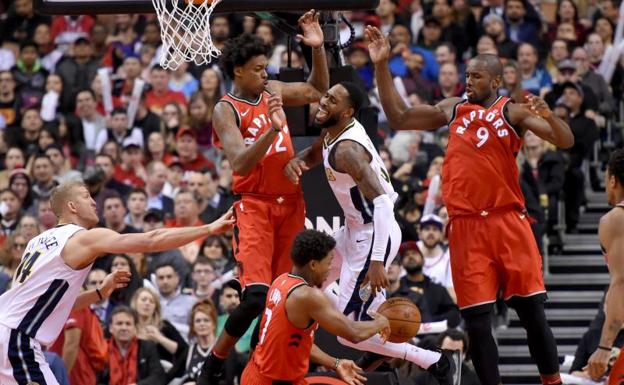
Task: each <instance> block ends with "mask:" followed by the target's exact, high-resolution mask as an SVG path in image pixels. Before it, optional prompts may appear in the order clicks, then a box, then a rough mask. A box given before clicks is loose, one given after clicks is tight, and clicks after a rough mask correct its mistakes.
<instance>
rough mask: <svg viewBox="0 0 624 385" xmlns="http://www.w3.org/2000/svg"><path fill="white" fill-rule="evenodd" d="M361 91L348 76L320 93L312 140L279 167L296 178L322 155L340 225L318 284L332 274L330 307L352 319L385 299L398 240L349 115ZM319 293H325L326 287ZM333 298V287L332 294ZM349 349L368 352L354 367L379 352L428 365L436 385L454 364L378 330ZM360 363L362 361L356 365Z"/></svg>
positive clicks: (389, 204) (374, 158)
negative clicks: (334, 285)
mask: <svg viewBox="0 0 624 385" xmlns="http://www.w3.org/2000/svg"><path fill="white" fill-rule="evenodd" d="M364 98H365V96H364V94H363V93H362V91H360V89H359V88H358V86H357V85H355V84H354V83H350V82H341V83H339V84H336V85H335V86H333V87H332V88H331V89H329V90H328V91H327V93H326V94H325V95H324V96H323V97H322V98H321V101H320V104H319V110H318V112H317V113H316V117H315V124H316V125H317V126H319V127H320V128H323V129H324V131H323V132H322V133H321V136H320V137H319V140H318V141H317V142H316V143H315V144H314V145H312V146H311V147H309V148H307V149H305V150H303V151H302V152H301V153H299V154H298V155H297V156H296V157H295V158H293V159H292V160H291V161H290V162H289V164H288V165H287V166H286V168H285V169H284V172H285V174H286V176H288V178H289V179H290V180H291V181H292V182H293V183H299V177H300V176H301V174H302V172H303V171H306V170H308V169H309V168H311V167H314V166H316V165H318V164H320V163H321V161H322V162H323V166H324V167H325V173H326V176H327V180H328V181H329V185H330V186H331V188H332V190H333V192H334V195H335V196H336V199H337V200H338V203H339V204H340V206H341V208H342V210H343V212H344V215H345V226H343V227H342V228H340V230H338V231H337V232H336V233H335V234H334V238H335V239H336V249H335V254H334V264H335V265H334V267H335V268H334V269H332V274H331V275H330V277H329V278H328V279H327V281H326V283H331V282H332V281H335V280H336V278H340V281H339V286H340V293H339V295H338V298H337V299H335V302H337V303H336V305H337V307H338V309H339V310H340V311H342V312H343V313H344V314H345V315H346V316H349V317H352V318H353V319H355V320H357V321H360V320H369V319H371V318H370V317H369V315H368V314H367V313H368V311H369V310H377V308H378V307H379V306H380V305H381V304H382V303H383V302H384V301H385V300H386V296H385V290H384V289H385V287H387V286H388V277H387V275H386V271H387V269H388V268H389V267H390V265H391V263H392V260H393V259H394V257H395V256H396V254H397V252H398V249H399V246H400V244H401V230H400V229H399V225H398V223H397V222H396V220H395V218H394V202H395V200H396V198H397V193H396V192H395V191H394V188H393V187H392V184H391V183H390V176H389V174H388V171H387V170H386V168H385V167H384V164H383V161H382V160H381V157H380V156H379V153H378V152H377V150H376V149H375V146H374V145H373V143H372V141H371V140H370V138H369V137H368V135H367V134H366V131H365V129H364V127H363V126H362V125H361V124H360V122H358V121H357V120H356V119H355V117H354V116H355V114H356V113H357V111H358V110H359V108H360V107H361V105H362V103H363V102H364ZM326 293H327V294H328V295H330V297H331V296H332V291H331V290H326ZM333 296H334V297H335V294H334V295H333ZM338 340H339V341H340V343H342V344H343V345H346V346H350V347H352V348H355V349H358V350H363V351H366V352H372V353H375V354H365V356H364V357H363V359H362V360H360V362H359V364H361V365H360V367H362V368H364V369H365V370H372V369H374V368H375V365H377V366H378V365H379V364H380V363H381V362H382V361H381V359H383V358H385V357H394V358H401V359H406V360H408V361H411V362H413V363H415V364H417V365H418V366H420V367H422V368H424V369H427V370H428V371H430V372H431V373H432V374H433V375H434V376H435V377H436V378H438V380H439V381H440V383H441V384H451V383H452V372H453V371H454V365H453V362H452V359H451V354H450V353H441V352H433V351H429V350H424V349H420V348H418V347H416V346H413V345H410V344H407V343H403V344H396V343H390V342H386V343H383V341H382V340H381V338H379V337H378V336H374V337H371V338H370V339H368V340H366V341H363V342H360V343H357V344H354V343H351V342H349V341H347V340H345V339H342V338H340V337H339V338H338ZM362 365H363V366H362Z"/></svg>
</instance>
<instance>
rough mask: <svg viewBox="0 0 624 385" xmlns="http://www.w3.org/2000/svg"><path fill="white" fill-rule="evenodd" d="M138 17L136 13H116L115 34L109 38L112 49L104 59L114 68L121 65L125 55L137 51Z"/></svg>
mask: <svg viewBox="0 0 624 385" xmlns="http://www.w3.org/2000/svg"><path fill="white" fill-rule="evenodd" d="M136 18H137V16H136V15H130V14H117V15H115V20H114V24H115V28H114V31H115V34H114V35H113V36H111V37H110V38H109V39H108V41H109V43H110V50H109V53H108V55H107V56H105V59H104V62H105V64H106V65H107V66H109V67H112V68H113V69H114V70H117V68H118V67H119V66H120V65H121V63H122V62H123V59H124V57H126V56H128V55H133V54H135V53H136V52H137V49H138V46H139V36H138V35H137V33H136V32H135V30H134V24H135V23H136Z"/></svg>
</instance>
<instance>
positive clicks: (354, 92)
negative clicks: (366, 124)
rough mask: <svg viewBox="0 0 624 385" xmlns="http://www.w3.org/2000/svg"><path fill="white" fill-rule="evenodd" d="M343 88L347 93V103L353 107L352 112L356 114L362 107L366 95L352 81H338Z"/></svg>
mask: <svg viewBox="0 0 624 385" xmlns="http://www.w3.org/2000/svg"><path fill="white" fill-rule="evenodd" d="M338 84H340V85H341V86H342V87H344V89H345V90H347V94H349V104H351V107H353V114H354V115H355V114H357V112H358V111H359V110H360V108H362V105H363V104H364V102H365V101H366V95H365V94H364V92H363V91H362V89H361V88H360V87H359V86H358V85H357V84H355V83H353V82H340V83H338Z"/></svg>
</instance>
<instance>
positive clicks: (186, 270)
mask: <svg viewBox="0 0 624 385" xmlns="http://www.w3.org/2000/svg"><path fill="white" fill-rule="evenodd" d="M164 227H165V213H164V212H163V211H162V210H158V209H149V210H147V212H146V213H145V215H144V216H143V231H145V232H148V231H152V230H156V229H162V228H164ZM145 262H146V263H147V276H151V275H152V274H154V272H155V271H156V268H157V267H158V266H160V265H162V264H170V265H172V266H173V267H174V268H175V270H176V271H177V272H178V275H179V276H180V282H181V285H182V286H183V287H190V284H191V276H190V274H191V264H190V263H189V262H188V261H187V260H186V259H185V258H184V256H182V253H181V252H180V250H178V249H169V250H164V251H157V252H154V253H145Z"/></svg>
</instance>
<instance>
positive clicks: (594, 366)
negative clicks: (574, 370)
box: [587, 349, 611, 381]
mask: <svg viewBox="0 0 624 385" xmlns="http://www.w3.org/2000/svg"><path fill="white" fill-rule="evenodd" d="M610 356H611V352H610V351H607V350H604V349H596V351H595V352H594V354H592V355H591V357H589V360H588V361H587V371H588V373H589V376H590V377H591V378H592V380H594V381H598V380H600V379H601V378H602V376H604V374H605V372H606V371H607V365H608V364H609V357H610Z"/></svg>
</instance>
